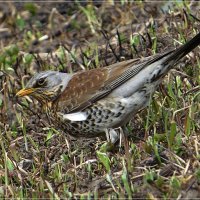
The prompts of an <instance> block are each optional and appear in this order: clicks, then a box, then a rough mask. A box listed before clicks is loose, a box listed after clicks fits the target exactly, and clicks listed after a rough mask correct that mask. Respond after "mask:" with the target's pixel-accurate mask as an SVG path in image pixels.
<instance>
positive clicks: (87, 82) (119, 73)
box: [57, 55, 163, 113]
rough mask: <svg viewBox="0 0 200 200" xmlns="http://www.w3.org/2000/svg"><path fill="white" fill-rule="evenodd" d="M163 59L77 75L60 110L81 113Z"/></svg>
mask: <svg viewBox="0 0 200 200" xmlns="http://www.w3.org/2000/svg"><path fill="white" fill-rule="evenodd" d="M162 57H163V55H161V56H155V57H150V58H147V59H144V60H143V61H142V62H141V60H140V61H139V64H138V59H132V60H128V61H123V62H119V63H116V64H113V65H110V66H108V67H104V68H99V69H93V70H89V71H83V72H79V73H76V74H74V76H73V77H72V79H71V80H70V81H69V83H68V85H67V87H66V89H65V90H64V91H63V93H62V94H61V96H60V97H59V98H58V102H57V103H58V104H59V105H58V108H60V109H62V110H63V109H64V110H65V112H66V113H70V112H75V111H81V110H82V109H84V108H86V107H88V106H90V105H91V104H93V103H94V102H96V101H97V100H99V99H101V98H102V97H104V96H106V95H108V94H109V93H110V92H111V91H112V90H113V89H115V88H116V87H118V86H119V85H121V84H123V83H124V82H126V81H127V80H129V79H130V78H132V77H133V76H134V75H135V74H137V73H138V72H139V71H140V70H141V69H143V68H144V67H146V66H147V65H148V64H151V63H152V62H154V61H156V60H158V59H159V58H162ZM152 58H153V59H152ZM149 60H150V61H149Z"/></svg>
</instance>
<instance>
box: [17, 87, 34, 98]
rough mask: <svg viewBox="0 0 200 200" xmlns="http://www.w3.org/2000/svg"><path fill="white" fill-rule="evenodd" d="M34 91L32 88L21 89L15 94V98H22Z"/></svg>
mask: <svg viewBox="0 0 200 200" xmlns="http://www.w3.org/2000/svg"><path fill="white" fill-rule="evenodd" d="M34 91H35V90H34V88H28V89H21V90H20V91H19V92H17V94H16V96H19V97H23V96H26V95H29V94H31V93H33V92H34Z"/></svg>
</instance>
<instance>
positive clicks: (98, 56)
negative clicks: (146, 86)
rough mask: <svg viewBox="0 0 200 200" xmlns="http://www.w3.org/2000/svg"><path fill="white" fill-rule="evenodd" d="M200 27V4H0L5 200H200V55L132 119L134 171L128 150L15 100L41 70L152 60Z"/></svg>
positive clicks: (1, 188)
mask: <svg viewBox="0 0 200 200" xmlns="http://www.w3.org/2000/svg"><path fill="white" fill-rule="evenodd" d="M199 30H200V2H198V1H191V2H190V1H189V2H179V3H177V2H156V1H155V2H146V3H144V2H132V3H131V2H128V3H127V2H126V1H93V2H86V1H85V2H79V3H74V1H68V2H63V1H60V2H59V3H53V2H32V3H31V2H5V3H0V41H1V47H0V144H1V145H0V155H1V156H0V197H6V198H56V199H59V198H79V197H80V198H83V199H84V198H93V199H98V198H108V199H112V198H113V199H116V198H136V199H137V198H150V199H157V198H178V199H180V198H188V199H194V198H200V163H199V161H200V160H199V159H200V157H199V147H200V143H199V132H200V126H199V124H200V114H199V108H200V107H199V83H200V79H199V77H200V73H199V71H200V59H199V58H200V53H199V48H198V49H196V50H194V51H193V52H192V53H190V55H189V56H187V57H185V58H183V59H182V61H181V62H180V63H179V64H178V66H177V68H176V69H174V70H172V72H171V73H170V75H168V76H167V77H166V78H165V80H164V82H163V84H162V85H161V86H160V88H159V90H158V91H157V92H156V94H155V95H154V97H153V99H152V103H151V105H150V106H149V108H148V109H145V110H143V111H141V112H139V113H138V114H137V115H136V116H134V117H133V119H132V120H131V122H130V124H129V126H130V127H129V128H130V132H131V134H130V138H129V145H130V148H131V156H132V157H131V161H130V163H131V167H130V166H127V163H126V160H125V154H124V147H123V146H122V147H120V146H119V145H118V144H116V146H115V147H113V148H112V149H111V150H110V151H108V150H106V151H105V142H106V140H105V138H94V139H87V138H81V139H77V138H72V137H71V136H69V135H68V134H67V133H64V132H62V131H61V130H58V129H55V128H54V127H53V126H52V125H51V124H49V122H48V120H47V117H46V115H45V113H43V111H42V110H41V106H40V104H39V103H38V102H36V101H34V100H32V99H30V98H28V97H27V98H23V99H22V98H17V97H16V96H15V94H16V93H17V91H19V90H20V89H21V88H22V87H24V85H25V84H26V82H27V81H28V80H29V79H30V77H31V76H32V75H33V74H35V73H37V72H39V71H45V70H59V71H62V72H68V73H72V72H77V71H79V70H89V69H92V68H97V67H105V66H107V65H110V64H113V63H116V62H119V61H123V60H127V59H131V58H143V57H147V56H151V55H154V54H155V53H162V52H165V51H168V50H170V49H174V48H176V47H178V46H179V45H180V44H181V43H184V42H185V41H186V40H188V39H189V38H192V36H194V35H195V33H198V32H199ZM147 116H149V118H148V119H147ZM144 138H145V139H144Z"/></svg>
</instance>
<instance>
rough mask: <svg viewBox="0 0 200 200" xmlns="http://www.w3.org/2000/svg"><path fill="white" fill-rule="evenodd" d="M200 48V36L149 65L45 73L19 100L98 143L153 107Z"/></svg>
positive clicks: (35, 78)
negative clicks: (175, 71)
mask: <svg viewBox="0 0 200 200" xmlns="http://www.w3.org/2000/svg"><path fill="white" fill-rule="evenodd" d="M199 44H200V33H198V34H196V36H194V37H193V38H192V39H191V40H189V41H188V42H186V43H185V44H183V45H181V46H180V47H178V48H176V49H173V50H170V51H167V52H164V53H162V54H158V55H157V54H156V55H154V56H151V57H148V59H142V60H140V59H130V60H125V61H121V62H118V63H115V64H112V65H109V66H105V67H101V68H96V69H91V70H85V71H79V72H76V73H63V72H59V71H42V72H39V73H37V74H35V75H34V76H33V77H32V78H31V79H30V80H29V81H28V83H27V84H26V86H25V88H23V89H21V90H20V91H18V92H17V94H16V95H17V96H18V97H23V96H30V97H32V98H35V99H36V100H38V101H39V102H40V103H41V104H42V107H43V108H44V111H45V113H46V114H47V116H48V117H49V118H50V119H51V122H52V124H53V125H54V126H56V127H57V128H58V129H61V130H63V131H64V132H65V133H66V134H69V135H71V136H73V137H77V138H81V137H84V138H93V137H99V136H102V135H105V133H106V130H109V129H111V130H112V129H116V128H118V127H122V128H123V127H126V124H127V123H128V122H129V121H130V119H131V118H132V117H133V116H134V115H135V114H136V113H137V112H138V111H140V110H142V109H143V108H145V107H146V106H148V105H149V101H150V97H151V95H153V93H154V92H155V91H156V89H157V88H158V86H159V84H160V83H161V82H162V80H163V78H164V77H165V75H166V74H167V73H168V72H169V70H170V69H172V68H173V67H174V66H175V65H176V64H177V63H178V61H179V60H180V59H181V58H183V57H184V56H185V55H187V54H188V53H190V52H191V51H192V50H193V49H194V48H196V47H197V46H198V45H199ZM113 140H114V139H113Z"/></svg>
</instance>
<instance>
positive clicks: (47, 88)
mask: <svg viewBox="0 0 200 200" xmlns="http://www.w3.org/2000/svg"><path fill="white" fill-rule="evenodd" d="M71 77H72V75H71V74H67V73H61V72H57V71H44V72H40V73H38V74H35V75H34V76H33V77H32V78H31V79H30V80H29V82H28V83H27V85H26V87H25V88H24V89H21V90H20V91H19V92H18V93H17V94H16V95H17V96H20V97H22V96H25V95H28V96H32V97H34V98H36V99H37V100H39V101H40V102H41V103H44V102H49V101H50V102H52V101H54V100H56V98H57V97H58V96H59V95H60V93H62V91H63V90H64V89H65V87H66V86H67V84H68V82H69V80H70V79H71Z"/></svg>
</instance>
